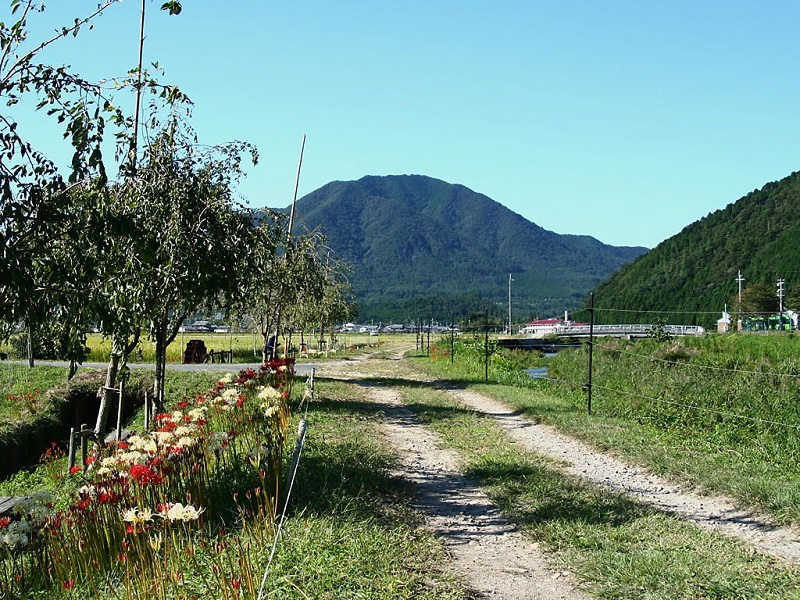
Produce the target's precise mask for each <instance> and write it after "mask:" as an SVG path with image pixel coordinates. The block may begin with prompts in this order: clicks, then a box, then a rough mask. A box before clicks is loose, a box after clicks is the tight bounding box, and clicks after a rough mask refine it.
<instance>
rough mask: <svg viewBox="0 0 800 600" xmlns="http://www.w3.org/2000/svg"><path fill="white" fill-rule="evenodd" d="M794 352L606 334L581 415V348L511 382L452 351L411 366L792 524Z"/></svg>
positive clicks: (791, 345) (798, 515) (798, 510)
mask: <svg viewBox="0 0 800 600" xmlns="http://www.w3.org/2000/svg"><path fill="white" fill-rule="evenodd" d="M799 349H800V337H796V336H788V335H787V336H757V335H755V336H748V335H741V336H735V335H734V336H718V335H710V336H705V337H703V338H699V339H694V338H687V339H684V340H677V341H676V340H673V341H670V342H665V343H656V342H655V341H654V340H640V341H638V342H636V343H626V342H609V341H605V342H602V345H600V346H599V347H598V349H597V351H596V352H595V353H594V365H595V369H594V382H595V389H594V392H595V393H594V395H593V402H592V414H591V416H589V415H587V404H586V393H585V391H584V390H583V389H582V384H583V382H585V381H586V379H587V372H586V368H587V360H586V354H585V352H583V351H568V352H561V353H559V355H558V356H557V357H555V358H551V359H547V365H548V370H549V374H550V376H551V377H554V378H556V379H557V381H555V382H551V383H548V382H545V381H533V380H530V379H527V380H522V381H517V380H515V379H514V377H515V375H514V374H504V373H503V372H502V370H501V369H500V368H499V366H498V364H492V365H491V367H490V381H489V383H488V384H484V383H483V377H482V376H483V366H482V364H479V361H477V360H476V359H475V357H474V354H473V356H469V355H468V354H465V353H462V354H461V355H459V354H456V358H457V360H456V363H457V364H456V365H455V366H452V365H450V364H449V363H446V362H443V361H430V360H426V359H422V358H419V359H417V363H418V365H419V367H420V368H423V369H425V370H426V372H428V373H430V374H431V375H433V376H436V377H442V378H448V379H454V380H456V381H458V382H459V383H460V384H461V385H464V386H467V387H471V388H473V389H476V390H477V391H480V392H482V393H484V394H487V395H489V396H492V397H494V398H496V399H498V400H500V401H502V402H504V403H506V404H508V405H509V406H511V407H513V408H515V409H518V410H521V411H523V412H524V413H525V414H526V415H527V416H528V417H529V418H532V419H534V420H540V421H543V422H547V423H549V424H552V425H555V426H556V427H558V428H559V429H560V430H562V431H564V432H565V433H568V434H569V435H572V436H574V437H577V438H579V439H582V440H584V441H586V442H587V443H589V444H591V445H593V446H595V447H596V448H598V449H599V450H601V451H606V452H611V453H614V454H617V455H619V456H621V457H623V458H624V459H625V460H627V461H629V462H632V463H635V464H640V465H644V466H646V467H647V468H648V469H650V470H651V471H653V472H655V473H657V474H660V475H664V476H668V477H670V478H672V479H675V480H678V481H681V482H684V483H686V484H689V485H693V486H695V487H698V488H700V489H704V490H707V491H708V492H712V493H719V494H725V495H728V496H730V497H732V498H734V499H736V500H737V501H738V502H739V503H741V504H742V505H743V506H747V507H750V508H751V509H754V510H759V511H764V512H767V513H769V514H770V515H771V516H772V517H773V518H774V519H775V520H776V521H777V522H779V523H783V524H790V523H791V524H798V523H800V469H798V466H797V465H798V461H800V438H798V436H797V435H795V434H796V432H797V427H798V426H800V413H798V406H800V402H798V399H797V397H796V396H797V393H798V392H797V389H798V388H797V385H798V383H800V379H798V377H797V375H796V374H798V373H800V360H798V359H797V358H795V357H796V356H798V352H797V351H798V350H799ZM459 358H460V359H461V360H460V363H459ZM518 371H520V372H521V370H518ZM784 374H789V375H791V376H790V377H787V376H786V375H784ZM733 415H736V416H733Z"/></svg>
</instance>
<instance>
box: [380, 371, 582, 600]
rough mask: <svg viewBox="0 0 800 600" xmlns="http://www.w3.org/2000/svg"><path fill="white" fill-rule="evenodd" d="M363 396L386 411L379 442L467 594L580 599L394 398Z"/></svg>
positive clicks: (567, 578) (385, 392)
mask: <svg viewBox="0 0 800 600" xmlns="http://www.w3.org/2000/svg"><path fill="white" fill-rule="evenodd" d="M365 385H366V384H365ZM369 391H370V399H371V400H372V401H373V402H376V403H379V404H382V405H385V406H386V409H385V411H384V421H385V423H384V434H385V435H386V437H387V439H388V440H389V442H390V443H391V445H392V446H393V447H394V448H395V449H396V450H397V451H398V453H399V455H400V464H399V466H398V468H397V470H396V471H395V475H397V476H400V477H403V478H404V479H406V480H408V481H411V482H413V483H414V484H415V489H416V494H417V495H416V503H415V504H416V507H417V508H418V509H419V510H420V511H421V512H422V513H423V514H424V515H425V517H426V522H427V524H428V527H429V528H430V529H431V530H432V531H433V532H434V534H435V535H437V536H439V537H440V539H442V541H443V542H444V544H445V546H446V547H447V549H448V551H449V552H450V555H451V556H452V559H453V565H454V567H455V568H456V570H457V571H458V572H459V573H460V574H461V575H462V576H463V577H464V578H465V579H466V581H467V582H468V584H469V586H470V587H471V588H472V589H474V590H475V591H477V592H478V593H479V594H481V595H482V596H484V597H486V598H503V599H504V600H536V599H541V600H544V599H553V600H555V599H561V600H580V599H583V598H587V596H584V595H583V594H581V593H580V592H578V591H577V590H576V588H575V587H574V585H573V581H572V577H571V574H570V573H569V572H564V571H558V570H556V569H555V568H554V567H553V565H552V564H551V563H550V561H548V560H547V558H546V557H545V555H544V554H543V553H542V552H541V550H540V549H539V547H538V545H537V544H534V543H532V542H531V541H530V540H528V539H527V538H526V537H525V536H524V535H522V534H521V533H520V532H518V531H516V529H515V528H514V526H513V525H511V524H510V523H509V522H508V521H507V520H506V519H505V517H504V516H503V514H502V513H501V512H500V510H498V509H497V507H495V506H494V505H493V504H492V503H491V502H490V501H489V499H488V498H487V497H486V495H485V494H484V493H483V492H481V490H480V489H478V488H477V487H476V486H475V485H474V483H473V482H472V481H470V480H469V479H468V478H466V477H464V476H462V475H461V474H460V473H459V472H458V468H457V466H456V465H457V459H458V457H457V455H456V454H455V453H454V452H452V451H449V450H446V449H443V448H442V443H441V441H440V440H439V437H438V435H436V434H435V433H433V432H432V431H430V430H429V429H427V428H426V427H424V426H423V425H422V424H421V423H420V422H419V421H418V419H417V418H416V416H415V415H414V413H412V412H411V411H410V410H408V409H407V408H405V407H403V406H402V404H401V402H400V400H399V395H398V393H397V391H395V390H393V389H391V388H383V387H372V388H370V390H369Z"/></svg>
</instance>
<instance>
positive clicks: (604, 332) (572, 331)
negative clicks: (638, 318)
mask: <svg viewBox="0 0 800 600" xmlns="http://www.w3.org/2000/svg"><path fill="white" fill-rule="evenodd" d="M654 329H662V330H663V331H664V332H665V333H668V334H670V335H676V336H687V335H703V334H704V333H705V332H706V330H705V328H703V327H700V326H699V325H650V324H628V325H595V326H594V328H593V331H592V334H593V335H596V336H646V335H649V334H650V333H652V332H653V330H654ZM555 335H557V336H559V337H588V335H589V325H572V326H570V327H562V328H560V329H559V330H558V331H556V332H555Z"/></svg>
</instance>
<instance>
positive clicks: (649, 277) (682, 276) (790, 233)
mask: <svg viewBox="0 0 800 600" xmlns="http://www.w3.org/2000/svg"><path fill="white" fill-rule="evenodd" d="M739 270H741V272H742V276H743V277H744V278H745V280H746V281H745V284H744V285H745V287H746V286H748V285H752V284H754V283H763V284H766V285H767V286H769V287H770V288H772V289H776V282H777V281H778V279H780V278H782V279H785V281H786V288H787V290H791V289H792V288H796V287H797V286H798V284H799V283H800V174H798V173H792V174H791V175H789V176H788V177H786V178H784V179H782V180H780V181H777V182H772V183H768V184H766V185H765V186H764V187H763V188H761V189H760V190H755V191H753V192H751V193H749V194H747V195H746V196H744V197H743V198H740V199H739V200H738V201H736V202H734V203H732V204H729V205H728V206H726V207H725V208H723V209H721V210H718V211H716V212H713V213H711V214H709V215H708V216H706V217H705V218H703V219H700V220H699V221H697V222H695V223H692V224H691V225H689V226H687V227H686V228H685V229H683V231H681V232H680V233H679V234H677V235H675V236H673V237H671V238H669V239H667V240H666V241H664V242H662V243H661V244H659V245H658V246H656V247H655V248H654V249H653V250H651V251H650V252H648V253H647V254H644V255H642V256H640V257H639V258H638V259H637V260H635V261H634V262H633V263H631V264H629V265H627V266H625V267H623V268H622V269H620V270H619V271H618V272H616V273H614V274H613V275H612V276H611V278H610V279H609V280H608V281H607V282H605V283H603V284H601V285H600V286H599V287H598V289H597V291H596V294H595V306H596V307H597V308H615V309H627V310H637V311H638V310H642V311H644V310H647V311H668V313H669V315H668V320H670V321H675V322H677V321H682V322H686V323H699V324H706V325H707V324H710V323H713V321H715V320H716V319H717V318H718V317H719V315H720V313H721V311H722V310H723V308H724V306H725V304H726V303H728V308H729V309H732V308H733V306H732V305H731V303H732V300H733V299H734V298H735V297H736V296H737V294H738V283H737V282H736V279H737V276H738V272H739ZM676 312H683V313H686V314H683V315H677V314H674V313H676ZM702 312H708V313H710V315H703V314H697V313H702ZM602 315H603V312H602V311H598V317H602ZM639 317H640V319H639V320H641V318H650V319H652V316H651V317H644V315H640V316H639ZM712 317H713V318H712ZM608 318H610V319H611V320H614V319H617V320H618V316H617V315H613V313H612V314H609V315H608ZM608 318H607V319H605V320H608ZM628 318H634V317H633V316H629V317H628ZM601 320H602V319H601Z"/></svg>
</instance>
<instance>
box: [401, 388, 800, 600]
mask: <svg viewBox="0 0 800 600" xmlns="http://www.w3.org/2000/svg"><path fill="white" fill-rule="evenodd" d="M402 393H403V395H404V398H405V401H406V403H407V404H408V405H409V407H410V408H411V409H412V410H414V411H415V412H416V413H417V414H418V415H419V416H420V418H421V419H422V420H423V421H424V422H426V423H427V424H428V425H429V426H430V427H431V428H432V429H434V430H435V431H437V432H438V433H439V434H441V435H442V436H443V438H444V440H445V441H446V443H447V444H448V445H449V446H451V447H453V448H455V449H456V450H457V451H458V452H459V453H460V454H461V455H462V457H463V460H464V471H465V473H466V474H467V475H469V476H471V477H473V478H475V479H476V480H477V481H478V482H479V484H480V485H481V486H482V487H484V489H485V490H486V491H487V492H488V493H489V495H490V497H491V498H492V500H493V501H494V502H495V503H496V504H497V505H498V506H499V507H500V508H501V509H502V510H503V511H504V512H505V513H506V514H508V515H509V516H510V517H511V518H512V519H513V520H514V521H515V522H517V523H518V524H519V525H520V527H521V528H522V529H523V530H524V531H525V532H526V533H527V534H528V535H530V536H531V537H532V538H533V539H534V540H536V541H539V542H541V543H543V544H545V545H546V546H547V547H548V548H549V549H550V551H551V553H552V556H553V557H554V560H556V561H558V563H560V564H563V565H564V566H565V567H566V568H568V569H569V570H570V571H572V572H574V573H575V574H576V575H577V576H578V578H579V579H580V580H582V581H583V582H585V583H586V585H587V586H588V587H589V591H590V592H591V593H592V594H593V595H596V596H597V597H601V598H614V599H634V598H635V599H642V598H647V599H657V598H658V599H678V598H686V599H690V598H691V599H696V598H761V599H767V598H770V599H772V598H774V599H778V598H798V597H800V579H798V577H799V576H800V569H798V568H796V567H788V566H783V565H781V564H779V563H778V562H777V561H774V560H772V559H770V558H767V557H764V556H762V555H759V554H755V553H753V552H750V551H749V550H748V549H747V548H745V547H744V546H743V545H741V544H739V543H737V542H735V541H733V540H730V539H728V538H726V537H724V536H721V535H717V534H712V533H708V532H705V531H702V530H700V529H698V528H697V527H695V526H693V525H691V524H688V523H685V522H683V521H681V520H679V519H677V518H673V517H670V516H667V515H664V514H662V513H659V512H658V511H655V510H654V509H652V508H650V507H648V506H646V505H644V504H641V503H638V502H634V501H632V500H629V499H627V498H625V497H623V496H621V495H617V494H612V493H609V492H606V491H603V490H599V489H598V488H596V487H595V486H592V485H590V484H587V483H584V482H582V481H580V480H578V479H575V478H571V477H568V476H566V475H564V474H562V473H560V472H559V471H558V469H557V468H556V467H555V465H554V464H553V463H551V462H550V461H549V460H547V459H545V458H542V457H539V456H536V455H533V454H530V453H526V452H521V451H520V449H519V447H516V446H515V445H514V444H513V443H512V442H511V441H510V440H509V439H508V437H507V436H506V434H505V433H504V432H503V431H502V430H501V428H500V427H499V425H497V424H496V423H494V422H493V421H492V420H491V419H490V418H487V417H484V416H482V415H480V414H478V413H475V412H473V411H469V410H466V409H464V408H461V407H459V406H458V405H457V404H456V403H455V402H454V401H453V400H452V399H451V398H450V397H449V396H447V394H446V393H444V392H438V391H435V390H431V389H429V388H421V387H419V386H416V385H410V386H407V387H404V388H402Z"/></svg>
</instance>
